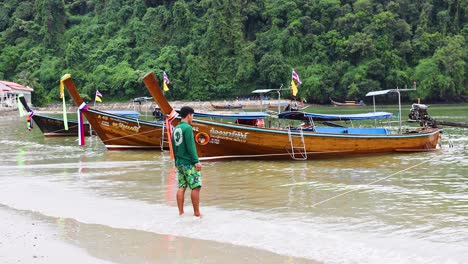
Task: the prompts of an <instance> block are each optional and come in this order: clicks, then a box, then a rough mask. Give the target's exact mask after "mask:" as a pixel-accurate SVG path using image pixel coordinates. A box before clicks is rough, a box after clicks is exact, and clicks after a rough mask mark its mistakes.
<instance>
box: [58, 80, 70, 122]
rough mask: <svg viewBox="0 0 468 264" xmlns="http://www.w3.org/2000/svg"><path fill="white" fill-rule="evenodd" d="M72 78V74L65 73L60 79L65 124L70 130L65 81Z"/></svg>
mask: <svg viewBox="0 0 468 264" xmlns="http://www.w3.org/2000/svg"><path fill="white" fill-rule="evenodd" d="M69 78H71V75H70V74H65V75H63V76H62V78H61V79H60V98H62V103H63V125H64V127H65V130H68V118H67V104H66V103H65V89H64V88H65V85H64V84H63V82H64V81H65V80H66V79H69Z"/></svg>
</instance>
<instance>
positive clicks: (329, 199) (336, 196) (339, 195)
mask: <svg viewBox="0 0 468 264" xmlns="http://www.w3.org/2000/svg"><path fill="white" fill-rule="evenodd" d="M431 160H432V159H430V160H426V161H423V162H421V163H418V164H416V165H413V166H411V167H408V168H406V169H403V170H401V171H397V172H395V173H393V174H390V175H388V176H386V177H383V178H381V179H378V180H375V181H373V182H370V183H368V184H366V185H364V187H366V186H369V185H372V184H374V183H376V182H379V181H383V180H385V179H388V178H390V177H392V176H395V175H397V174H399V173H402V172H405V171H408V170H411V169H413V168H416V167H418V166H420V165H422V164H424V163H428V162H429V161H431ZM355 191H359V190H357V189H354V190H349V191H346V192H344V193H340V194H338V195H335V196H333V197H331V198H328V199H326V200H323V201H320V202H318V203H315V204H313V205H312V207H315V206H317V205H319V204H323V203H326V202H328V201H331V200H333V199H336V198H338V197H341V196H343V195H346V194H348V193H352V192H355Z"/></svg>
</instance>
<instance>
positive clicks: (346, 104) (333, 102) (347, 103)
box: [330, 98, 366, 106]
mask: <svg viewBox="0 0 468 264" xmlns="http://www.w3.org/2000/svg"><path fill="white" fill-rule="evenodd" d="M330 101H331V102H332V104H333V105H334V106H365V105H366V104H364V103H362V104H359V103H352V102H346V103H340V102H336V101H333V100H332V99H331V98H330Z"/></svg>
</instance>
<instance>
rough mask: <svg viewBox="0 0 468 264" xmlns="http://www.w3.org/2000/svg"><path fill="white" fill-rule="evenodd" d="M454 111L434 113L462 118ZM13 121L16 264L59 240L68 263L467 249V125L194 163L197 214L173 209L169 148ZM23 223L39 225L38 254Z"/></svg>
mask: <svg viewBox="0 0 468 264" xmlns="http://www.w3.org/2000/svg"><path fill="white" fill-rule="evenodd" d="M466 109H467V108H462V110H461V111H445V110H444V109H443V108H441V109H440V111H439V112H440V113H441V115H440V116H442V115H443V116H445V119H446V120H447V121H453V120H458V121H461V120H468V112H467V111H464V110H466ZM436 113H437V111H436ZM449 118H453V120H449ZM25 127H26V125H25V121H24V120H23V119H20V118H16V117H1V118H0V132H1V134H2V138H1V139H0V142H1V145H2V147H3V150H2V153H1V154H0V165H1V171H0V215H3V216H5V217H2V219H4V220H1V221H0V222H1V223H2V226H9V227H10V226H11V227H10V228H8V229H7V230H8V232H6V234H7V235H0V242H1V243H2V244H3V245H5V244H8V243H9V242H10V241H11V240H12V239H13V241H16V240H15V238H13V237H16V239H18V237H24V241H22V240H19V242H18V243H16V244H18V245H24V244H26V245H27V247H26V248H27V250H26V251H27V253H28V254H22V255H21V258H25V259H21V260H26V263H27V260H31V259H35V260H36V261H39V263H41V262H40V261H44V262H43V263H60V262H62V263H63V260H64V259H65V256H64V257H63V258H61V257H60V256H61V255H60V254H58V253H56V252H55V251H54V250H48V248H54V247H55V246H57V245H59V247H60V248H64V252H67V250H68V251H71V252H74V253H75V255H76V254H78V256H79V257H78V258H76V263H80V262H81V263H84V262H86V263H107V262H110V263H112V262H113V263H220V261H223V263H239V262H245V263H312V262H315V261H318V262H325V263H466V261H467V260H468V193H467V189H468V181H467V180H468V158H467V156H468V150H467V145H468V144H467V143H468V130H466V129H465V130H463V129H460V128H446V129H445V131H444V137H445V138H449V139H450V141H451V142H452V143H453V145H454V146H453V148H449V144H448V141H447V140H444V141H443V142H442V148H441V149H440V150H438V151H436V152H428V153H408V154H402V153H399V154H385V155H372V156H361V157H353V158H341V159H323V160H311V161H304V162H298V161H294V162H293V161H279V162H278V161H223V162H206V163H204V168H203V172H202V173H203V184H204V186H203V188H202V193H201V195H202V196H201V208H202V213H203V215H204V217H203V218H202V219H198V218H195V217H192V216H191V211H192V209H191V207H190V199H189V197H186V204H185V205H186V208H185V210H186V215H185V216H183V217H179V216H178V215H177V208H176V201H175V192H176V182H177V179H176V175H175V171H174V169H173V166H172V162H171V161H170V158H169V155H168V153H167V152H164V153H161V152H130V151H124V152H110V151H107V150H106V149H105V147H104V145H103V144H102V143H101V142H100V140H99V138H96V137H91V138H87V145H86V146H85V147H80V146H77V140H76V138H47V139H46V138H44V137H43V136H42V134H41V133H40V131H39V130H38V129H37V128H36V129H34V130H33V131H32V132H28V131H26V129H25ZM187 196H189V195H187ZM5 219H6V220H5ZM12 222H13V223H15V225H11V223H12ZM28 223H35V226H34V228H31V226H30V225H29V224H28ZM31 225H32V224H31ZM15 226H18V227H15ZM24 227H27V228H26V230H30V233H28V234H33V233H34V232H36V233H39V234H42V235H41V236H40V237H44V239H43V240H42V241H39V243H37V246H39V245H43V246H42V251H39V252H36V251H37V246H36V247H32V246H31V245H29V244H31V243H32V242H31V241H35V239H34V238H28V235H25V233H24V232H25V231H24V230H25V229H24ZM2 229H3V228H2ZM8 234H10V235H8ZM46 238H47V239H46ZM39 240H40V239H39ZM21 241H22V242H21ZM45 241H48V242H45ZM2 244H0V262H2V263H3V262H5V261H6V263H9V262H8V261H11V263H17V262H16V261H17V260H18V259H19V258H20V256H18V253H19V252H23V253H24V251H15V250H11V248H12V247H13V248H14V246H15V245H16V244H15V243H13V245H10V247H7V248H4V249H2V247H1V245H2ZM46 245H47V246H49V247H46ZM18 247H19V246H18ZM28 249H29V251H28ZM35 250H36V251H35ZM41 252H45V253H43V254H41ZM77 252H78V253H77ZM57 254H58V255H57ZM23 255H24V256H23ZM34 256H36V258H33V257H34ZM41 256H43V257H42V258H41ZM3 260H5V261H3ZM54 261H56V262H54ZM68 261H70V259H68ZM72 262H73V261H72ZM69 263H70V262H69Z"/></svg>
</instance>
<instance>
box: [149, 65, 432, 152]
mask: <svg viewBox="0 0 468 264" xmlns="http://www.w3.org/2000/svg"><path fill="white" fill-rule="evenodd" d="M143 80H144V83H145V85H146V87H147V89H148V90H149V91H150V93H151V95H152V96H153V98H154V100H155V101H156V103H157V104H158V105H159V107H160V109H161V111H162V112H163V114H164V115H166V116H168V117H171V119H172V124H173V125H177V124H178V123H179V122H180V119H179V118H173V117H174V116H175V114H174V113H176V112H175V110H174V109H173V108H172V107H171V105H170V104H169V102H168V101H167V99H166V98H165V97H164V95H163V93H162V91H161V88H160V86H159V83H158V81H157V80H156V78H155V76H154V74H153V73H151V72H150V73H148V74H146V75H145V76H144V78H143ZM192 126H193V130H194V136H195V142H196V144H197V151H198V155H199V156H200V157H201V160H210V159H211V160H213V159H295V160H306V159H311V158H317V157H337V156H338V157H339V156H341V157H344V156H350V155H354V154H372V153H384V152H394V151H428V150H434V149H435V148H436V146H437V143H438V140H439V135H440V130H439V129H433V128H421V129H415V130H413V131H410V132H408V133H399V134H388V133H383V132H382V131H384V130H379V131H378V132H366V133H365V134H360V133H356V134H352V133H345V132H344V131H342V132H334V133H330V132H317V131H304V130H302V129H299V130H292V129H281V128H265V127H262V126H249V125H242V124H232V123H225V122H215V121H207V120H199V119H194V120H193V124H192Z"/></svg>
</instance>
